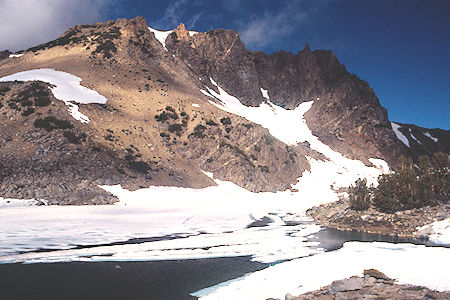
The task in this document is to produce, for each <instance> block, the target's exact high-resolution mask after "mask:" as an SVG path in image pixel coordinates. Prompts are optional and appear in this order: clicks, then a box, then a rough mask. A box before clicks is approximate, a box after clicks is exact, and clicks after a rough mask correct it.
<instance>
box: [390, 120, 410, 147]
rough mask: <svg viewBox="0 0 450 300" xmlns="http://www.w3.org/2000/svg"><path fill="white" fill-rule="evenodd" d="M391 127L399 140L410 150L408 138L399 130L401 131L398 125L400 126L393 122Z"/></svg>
mask: <svg viewBox="0 0 450 300" xmlns="http://www.w3.org/2000/svg"><path fill="white" fill-rule="evenodd" d="M391 126H392V130H394V133H395V135H396V136H397V138H398V139H399V140H400V141H401V142H402V143H403V144H405V145H406V146H407V147H408V148H410V146H409V141H408V139H407V138H406V136H405V135H404V134H403V133H401V132H400V130H399V129H400V128H401V126H400V125H398V124H396V123H394V122H391Z"/></svg>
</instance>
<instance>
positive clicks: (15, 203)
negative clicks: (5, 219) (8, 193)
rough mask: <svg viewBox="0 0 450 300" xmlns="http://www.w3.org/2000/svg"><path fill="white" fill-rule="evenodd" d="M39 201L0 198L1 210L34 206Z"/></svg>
mask: <svg viewBox="0 0 450 300" xmlns="http://www.w3.org/2000/svg"><path fill="white" fill-rule="evenodd" d="M38 203H39V201H38V200H35V199H23V200H22V199H11V198H2V197H0V208H3V207H24V206H34V205H36V204H38Z"/></svg>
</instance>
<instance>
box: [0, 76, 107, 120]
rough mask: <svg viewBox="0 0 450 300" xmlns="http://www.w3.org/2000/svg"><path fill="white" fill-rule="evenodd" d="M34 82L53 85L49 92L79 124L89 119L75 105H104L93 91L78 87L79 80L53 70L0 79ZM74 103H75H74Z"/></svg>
mask: <svg viewBox="0 0 450 300" xmlns="http://www.w3.org/2000/svg"><path fill="white" fill-rule="evenodd" d="M14 80H18V81H35V80H40V81H43V82H47V83H50V84H52V85H53V87H51V91H52V93H53V95H54V96H55V98H56V99H59V100H61V101H63V102H64V103H65V104H66V105H67V106H69V112H70V114H71V115H72V116H73V117H74V118H75V119H76V120H78V121H80V122H81V123H89V118H88V117H87V116H85V115H83V114H82V113H81V112H79V110H78V105H76V104H75V103H82V104H90V103H100V104H104V103H106V101H107V99H106V98H105V97H104V96H102V95H100V94H99V93H97V92H96V91H94V90H91V89H88V88H86V87H84V86H81V85H80V82H81V80H82V79H81V78H79V77H77V76H75V75H72V74H69V73H66V72H62V71H56V70H54V69H34V70H29V71H24V72H18V73H15V74H12V75H9V76H5V77H2V78H0V81H2V82H4V81H14ZM74 102H75V103H74Z"/></svg>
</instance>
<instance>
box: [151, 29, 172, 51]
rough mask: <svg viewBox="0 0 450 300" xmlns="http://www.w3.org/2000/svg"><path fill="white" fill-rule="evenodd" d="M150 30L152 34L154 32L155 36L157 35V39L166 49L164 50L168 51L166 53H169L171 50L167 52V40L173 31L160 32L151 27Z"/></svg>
mask: <svg viewBox="0 0 450 300" xmlns="http://www.w3.org/2000/svg"><path fill="white" fill-rule="evenodd" d="M148 29H149V30H150V32H153V34H154V35H155V38H156V39H157V40H158V41H159V42H160V43H161V45H162V46H163V47H164V49H166V51H167V52H169V50H167V48H166V39H167V36H168V35H169V34H171V33H172V32H173V30H167V31H160V30H157V29H153V28H151V27H149V28H148Z"/></svg>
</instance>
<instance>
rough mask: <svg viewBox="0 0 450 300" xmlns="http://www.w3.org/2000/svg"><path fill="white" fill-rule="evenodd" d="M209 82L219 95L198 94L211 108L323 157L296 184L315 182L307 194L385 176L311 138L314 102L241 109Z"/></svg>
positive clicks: (242, 106)
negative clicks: (290, 107) (304, 145)
mask: <svg viewBox="0 0 450 300" xmlns="http://www.w3.org/2000/svg"><path fill="white" fill-rule="evenodd" d="M210 80H211V83H212V84H213V85H215V86H216V87H217V89H218V91H219V93H216V92H215V91H214V90H213V89H210V88H209V87H207V86H205V88H206V90H201V92H202V93H203V94H205V95H207V96H209V97H211V98H213V99H216V100H218V101H219V102H220V103H217V102H216V101H212V100H210V103H211V104H212V105H214V106H216V107H218V108H220V109H222V110H224V111H227V112H230V113H233V114H236V115H238V116H241V117H243V118H245V119H247V120H249V121H251V122H253V123H256V124H260V125H261V126H263V127H264V128H267V129H268V130H269V132H270V134H271V135H273V136H274V137H275V138H277V139H279V140H280V141H282V142H283V143H285V144H287V145H296V144H297V143H301V142H308V143H309V145H310V147H311V149H313V150H316V151H318V152H320V153H322V154H323V155H324V156H325V157H326V158H327V159H329V161H326V162H320V161H316V160H314V159H309V161H310V164H311V173H310V175H308V176H305V175H307V174H308V173H307V172H305V173H304V174H303V175H302V177H301V178H300V179H299V183H298V184H297V185H299V186H302V184H303V183H302V182H304V181H306V180H308V179H306V178H309V177H312V178H314V179H312V180H311V184H312V186H303V188H304V189H305V190H308V191H309V190H310V189H311V188H314V189H315V190H316V192H317V191H319V190H320V191H322V190H323V189H325V190H327V191H329V190H330V186H334V187H346V186H349V185H350V184H351V183H353V182H354V181H355V180H356V179H357V178H359V177H364V178H367V179H368V181H369V182H370V183H374V184H376V179H377V178H378V176H379V175H381V174H382V172H384V171H382V170H380V169H379V168H378V167H375V168H374V167H367V166H365V165H364V164H363V163H362V162H361V161H359V160H351V159H348V158H345V157H344V156H343V155H342V154H340V153H338V152H336V151H334V150H332V149H331V148H330V147H329V146H328V145H326V144H324V143H322V142H321V141H320V140H319V139H318V138H317V137H316V136H314V135H313V134H312V132H311V130H310V129H309V127H308V125H307V124H306V120H305V119H304V117H303V115H304V114H305V113H306V112H307V111H308V110H309V109H310V108H311V106H312V105H313V103H314V101H309V102H303V103H301V104H300V105H299V106H297V107H296V108H295V109H293V110H287V109H284V108H282V107H280V106H277V105H274V104H273V103H271V102H270V101H268V102H267V103H262V104H261V105H260V106H258V107H248V106H245V105H243V104H242V103H241V102H240V101H239V99H237V98H236V97H234V96H232V95H230V94H228V93H227V92H226V91H224V90H223V89H222V88H221V87H220V86H218V85H217V83H216V82H215V81H214V80H213V79H212V78H210ZM380 163H381V162H380V161H376V163H374V164H375V165H376V166H379V165H380ZM382 169H383V170H387V169H388V168H387V163H384V164H383V168H382ZM299 190H300V189H299ZM300 191H302V190H300ZM301 193H303V191H302V192H301ZM333 194H335V193H334V192H333ZM329 195H330V194H329ZM333 198H334V197H333Z"/></svg>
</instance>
